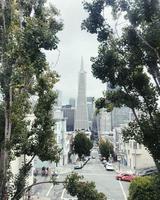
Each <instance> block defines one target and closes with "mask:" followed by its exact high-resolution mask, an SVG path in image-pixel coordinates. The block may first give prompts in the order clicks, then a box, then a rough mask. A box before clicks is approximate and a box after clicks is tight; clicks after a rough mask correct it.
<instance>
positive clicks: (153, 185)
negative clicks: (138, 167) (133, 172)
mask: <svg viewBox="0 0 160 200" xmlns="http://www.w3.org/2000/svg"><path fill="white" fill-rule="evenodd" d="M128 200H160V176H146V177H138V178H136V179H135V180H133V181H132V182H131V184H130V187H129V197H128Z"/></svg>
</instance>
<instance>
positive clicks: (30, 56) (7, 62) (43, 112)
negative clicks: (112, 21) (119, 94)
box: [0, 0, 62, 200]
mask: <svg viewBox="0 0 160 200" xmlns="http://www.w3.org/2000/svg"><path fill="white" fill-rule="evenodd" d="M45 3H46V1H45V0H34V1H32V0H28V1H24V0H20V1H16V0H15V1H10V0H3V1H1V3H0V26H1V29H0V57H1V60H0V93H1V96H2V101H1V104H0V116H2V118H1V119H0V129H1V130H2V131H0V143H1V145H0V153H1V156H0V173H1V179H0V198H1V199H4V198H5V196H6V195H8V196H10V197H12V199H17V200H18V199H20V198H21V195H22V193H20V191H21V190H22V189H23V188H24V187H25V184H26V178H27V177H28V173H29V171H30V169H31V167H32V160H33V159H34V157H35V156H36V155H37V156H38V157H39V158H40V159H41V160H42V161H44V160H50V161H57V160H58V159H59V153H60V152H59V151H60V150H59V148H58V146H57V144H56V140H55V136H54V124H55V122H54V119H53V117H52V108H53V105H54V103H55V101H56V98H57V94H56V92H55V91H54V90H53V87H54V85H55V83H56V82H57V81H58V79H59V77H58V75H57V73H56V72H55V71H53V70H51V69H50V67H49V65H48V63H47V61H46V56H45V53H44V50H55V49H56V48H57V45H58V42H59V40H58V37H57V32H58V31H60V30H62V23H61V22H60V21H57V15H58V11H57V9H56V8H54V7H53V6H52V5H50V6H49V7H47V6H46V4H45ZM30 116H33V118H32V120H31V119H30ZM21 155H25V156H26V155H27V156H29V157H28V159H24V163H23V164H22V168H21V169H20V170H19V174H17V176H16V177H13V179H11V177H12V176H10V173H11V172H10V171H9V169H10V161H11V160H13V159H14V158H16V157H20V156H21ZM24 158H25V157H24ZM8 183H10V184H8ZM6 185H7V186H8V187H7V188H6ZM9 187H11V188H9ZM11 190H12V193H11V194H10V191H11ZM19 194H20V195H19Z"/></svg>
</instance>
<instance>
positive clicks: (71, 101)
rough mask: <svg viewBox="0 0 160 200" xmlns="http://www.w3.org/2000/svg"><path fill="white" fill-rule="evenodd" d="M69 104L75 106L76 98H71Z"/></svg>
mask: <svg viewBox="0 0 160 200" xmlns="http://www.w3.org/2000/svg"><path fill="white" fill-rule="evenodd" d="M69 105H71V107H73V108H75V105H76V100H75V98H69Z"/></svg>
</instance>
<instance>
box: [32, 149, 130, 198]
mask: <svg viewBox="0 0 160 200" xmlns="http://www.w3.org/2000/svg"><path fill="white" fill-rule="evenodd" d="M91 155H92V156H94V157H95V159H91V160H90V161H89V162H88V163H87V164H86V165H85V166H84V167H83V169H79V170H75V172H77V173H79V174H80V175H83V176H84V179H85V180H88V181H93V182H95V184H96V188H97V190H98V191H99V192H103V193H104V194H105V195H106V196H107V199H108V200H127V195H128V187H129V183H128V182H122V181H118V180H116V179H115V175H116V172H115V171H106V170H105V168H104V166H103V165H102V163H101V162H100V160H99V157H98V151H97V150H96V149H94V150H93V151H92V153H91ZM66 175H67V174H63V175H60V176H59V178H58V179H57V180H58V181H60V180H64V178H65V177H66ZM46 179H47V178H46V177H40V179H39V180H38V181H45V180H46ZM33 193H34V195H38V196H39V197H41V198H42V197H45V198H46V199H50V200H61V199H62V200H63V199H64V200H65V199H69V197H70V196H69V195H67V193H66V191H65V190H64V188H63V185H62V184H60V185H56V186H53V185H52V184H43V185H39V186H35V187H34V190H33Z"/></svg>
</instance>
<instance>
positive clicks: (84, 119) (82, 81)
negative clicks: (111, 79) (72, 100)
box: [75, 58, 89, 131]
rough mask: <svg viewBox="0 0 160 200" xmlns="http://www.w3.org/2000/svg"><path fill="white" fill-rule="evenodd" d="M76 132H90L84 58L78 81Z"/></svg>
mask: <svg viewBox="0 0 160 200" xmlns="http://www.w3.org/2000/svg"><path fill="white" fill-rule="evenodd" d="M75 112H76V113H75V130H86V131H87V130H89V124H88V112H87V98H86V72H85V71H84V66H83V58H81V69H80V71H79V80H78V97H77V105H76V111H75Z"/></svg>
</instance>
